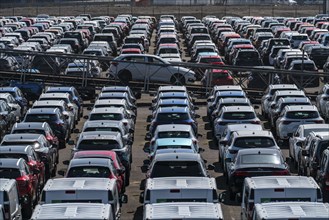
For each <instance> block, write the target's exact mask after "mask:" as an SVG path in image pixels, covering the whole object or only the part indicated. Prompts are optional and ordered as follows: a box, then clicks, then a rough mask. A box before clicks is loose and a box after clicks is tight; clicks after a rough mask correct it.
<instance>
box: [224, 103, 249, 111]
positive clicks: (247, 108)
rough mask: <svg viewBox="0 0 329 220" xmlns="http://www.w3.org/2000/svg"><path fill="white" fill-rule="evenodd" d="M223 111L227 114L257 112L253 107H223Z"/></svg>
mask: <svg viewBox="0 0 329 220" xmlns="http://www.w3.org/2000/svg"><path fill="white" fill-rule="evenodd" d="M222 110H223V111H225V112H240V111H252V112H255V109H254V107H252V106H244V105H237V106H223V108H222Z"/></svg>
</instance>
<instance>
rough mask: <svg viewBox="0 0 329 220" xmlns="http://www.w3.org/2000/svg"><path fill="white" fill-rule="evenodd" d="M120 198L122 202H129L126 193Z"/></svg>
mask: <svg viewBox="0 0 329 220" xmlns="http://www.w3.org/2000/svg"><path fill="white" fill-rule="evenodd" d="M120 200H121V203H128V196H127V195H126V194H123V195H122V196H121V199H120Z"/></svg>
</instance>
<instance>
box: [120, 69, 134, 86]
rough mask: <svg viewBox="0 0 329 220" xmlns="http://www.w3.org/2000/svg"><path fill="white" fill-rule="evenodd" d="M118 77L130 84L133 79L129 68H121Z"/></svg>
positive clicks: (124, 82)
mask: <svg viewBox="0 0 329 220" xmlns="http://www.w3.org/2000/svg"><path fill="white" fill-rule="evenodd" d="M118 78H119V80H120V81H121V82H122V83H123V84H125V85H127V84H129V82H130V81H131V80H132V76H131V73H130V72H129V71H128V70H121V71H120V72H119V74H118Z"/></svg>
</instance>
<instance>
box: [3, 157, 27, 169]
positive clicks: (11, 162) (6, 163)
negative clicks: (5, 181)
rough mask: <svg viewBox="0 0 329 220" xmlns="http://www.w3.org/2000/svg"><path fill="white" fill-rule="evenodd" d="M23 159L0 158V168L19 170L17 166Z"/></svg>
mask: <svg viewBox="0 0 329 220" xmlns="http://www.w3.org/2000/svg"><path fill="white" fill-rule="evenodd" d="M23 160H24V159H23V158H19V159H16V158H1V159H0V168H20V167H19V164H20V163H22V162H23Z"/></svg>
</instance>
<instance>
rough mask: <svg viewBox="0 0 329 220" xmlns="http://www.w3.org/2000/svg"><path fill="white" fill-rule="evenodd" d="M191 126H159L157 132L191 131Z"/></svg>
mask: <svg viewBox="0 0 329 220" xmlns="http://www.w3.org/2000/svg"><path fill="white" fill-rule="evenodd" d="M191 130H192V126H191V125H183V124H165V125H158V126H157V128H156V131H158V132H162V131H191Z"/></svg>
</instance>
